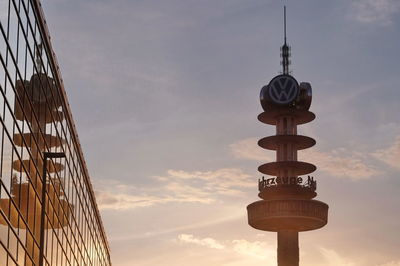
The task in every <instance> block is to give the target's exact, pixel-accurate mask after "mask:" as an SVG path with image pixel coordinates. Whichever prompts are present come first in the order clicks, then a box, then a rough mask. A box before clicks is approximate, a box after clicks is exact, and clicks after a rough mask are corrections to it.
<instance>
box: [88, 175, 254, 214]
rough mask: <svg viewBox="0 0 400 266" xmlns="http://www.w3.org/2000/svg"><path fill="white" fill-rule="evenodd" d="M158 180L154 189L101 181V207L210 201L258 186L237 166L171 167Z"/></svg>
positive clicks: (136, 206) (98, 193)
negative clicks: (213, 167) (200, 168)
mask: <svg viewBox="0 0 400 266" xmlns="http://www.w3.org/2000/svg"><path fill="white" fill-rule="evenodd" d="M154 179H155V180H156V184H155V185H154V186H152V187H151V188H145V187H143V188H137V187H134V186H129V185H126V184H123V183H121V182H118V181H115V180H107V181H102V182H98V184H97V186H96V187H97V189H96V198H97V202H98V205H99V208H100V209H115V210H126V209H133V208H138V207H147V206H152V205H155V204H162V203H168V202H194V203H202V204H208V203H211V202H214V201H216V200H217V199H219V198H221V197H222V196H228V197H240V196H242V195H243V191H242V190H243V188H247V187H254V186H255V183H254V180H253V178H252V176H250V175H248V174H246V173H244V172H243V171H242V170H240V169H237V168H222V169H217V170H215V171H191V172H190V171H183V170H168V171H167V173H166V174H165V175H163V176H156V177H154Z"/></svg>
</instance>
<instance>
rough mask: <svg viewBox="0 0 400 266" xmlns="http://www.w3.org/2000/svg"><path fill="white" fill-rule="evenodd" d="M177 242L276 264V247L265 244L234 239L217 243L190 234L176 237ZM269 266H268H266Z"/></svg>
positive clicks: (216, 241) (214, 240)
mask: <svg viewBox="0 0 400 266" xmlns="http://www.w3.org/2000/svg"><path fill="white" fill-rule="evenodd" d="M178 241H179V242H181V243H190V244H195V245H199V246H204V247H207V248H213V249H224V250H226V251H230V252H233V253H236V254H238V255H241V256H244V257H250V258H253V259H258V260H266V259H268V262H270V263H271V265H275V264H276V247H275V244H274V245H270V244H267V243H266V242H261V241H253V242H252V241H248V240H245V239H235V240H232V241H225V242H224V243H223V242H222V241H218V240H216V239H213V238H210V237H207V238H196V237H194V236H193V235H191V234H180V235H178ZM267 265H269V264H267Z"/></svg>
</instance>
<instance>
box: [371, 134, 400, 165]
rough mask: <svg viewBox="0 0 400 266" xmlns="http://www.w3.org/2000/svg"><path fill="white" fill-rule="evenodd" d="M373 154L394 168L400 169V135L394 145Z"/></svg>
mask: <svg viewBox="0 0 400 266" xmlns="http://www.w3.org/2000/svg"><path fill="white" fill-rule="evenodd" d="M373 156H374V157H375V158H376V159H378V160H380V161H382V162H384V163H386V164H388V165H389V166H391V167H393V168H396V169H400V136H398V137H397V138H396V140H395V141H394V143H393V145H392V146H390V147H389V148H386V149H381V150H377V151H376V152H374V153H373Z"/></svg>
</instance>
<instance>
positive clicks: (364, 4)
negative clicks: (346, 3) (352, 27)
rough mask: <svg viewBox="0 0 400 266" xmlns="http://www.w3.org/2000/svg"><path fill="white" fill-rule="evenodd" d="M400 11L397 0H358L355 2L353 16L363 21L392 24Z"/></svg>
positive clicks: (399, 3) (399, 4)
mask: <svg viewBox="0 0 400 266" xmlns="http://www.w3.org/2000/svg"><path fill="white" fill-rule="evenodd" d="M399 11H400V2H399V1H397V0H357V1H354V2H353V12H352V14H351V16H352V17H353V18H355V19H356V20H357V21H359V22H361V23H366V24H378V25H390V24H392V20H393V17H394V15H395V14H396V13H398V12H399Z"/></svg>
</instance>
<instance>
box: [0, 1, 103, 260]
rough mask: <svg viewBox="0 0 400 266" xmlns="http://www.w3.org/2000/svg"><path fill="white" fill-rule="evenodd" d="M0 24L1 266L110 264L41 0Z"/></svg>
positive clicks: (3, 13) (6, 12)
mask: <svg viewBox="0 0 400 266" xmlns="http://www.w3.org/2000/svg"><path fill="white" fill-rule="evenodd" d="M0 22H1V25H0V30H1V33H0V61H1V62H0V265H1V266H3V265H57V266H58V265H111V261H110V253H109V247H108V243H107V239H106V236H105V232H104V228H103V225H102V222H101V218H100V215H99V211H98V208H97V205H96V201H95V197H94V193H93V189H92V186H91V183H90V179H89V174H88V171H87V168H86V164H85V160H84V158H83V155H82V150H81V146H80V144H79V140H78V136H77V133H76V129H75V126H74V122H73V119H72V116H71V110H70V107H69V104H68V101H67V98H66V94H65V90H64V86H63V82H62V78H61V74H60V71H59V67H58V64H57V60H56V56H55V54H54V52H53V49H52V47H51V43H50V37H49V33H48V29H47V26H46V21H45V19H44V15H43V10H42V8H41V5H40V1H39V0H0ZM53 153H57V154H58V155H60V154H61V155H63V156H65V157H64V158H54V156H53V157H52V154H53ZM45 158H48V159H45Z"/></svg>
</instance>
